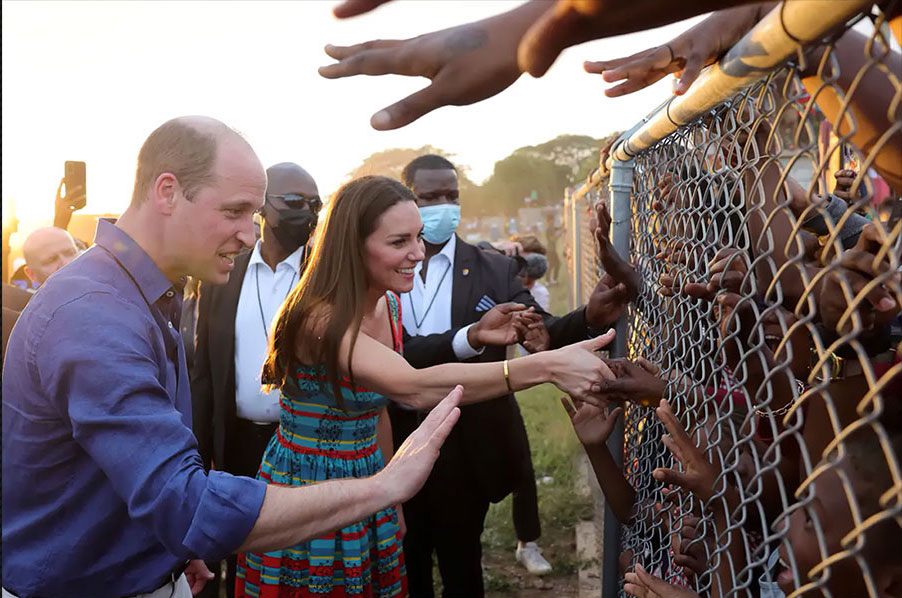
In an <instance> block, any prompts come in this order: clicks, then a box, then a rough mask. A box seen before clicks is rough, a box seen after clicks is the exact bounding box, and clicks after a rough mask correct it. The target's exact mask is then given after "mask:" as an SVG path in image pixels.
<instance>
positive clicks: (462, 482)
mask: <svg viewBox="0 0 902 598" xmlns="http://www.w3.org/2000/svg"><path fill="white" fill-rule="evenodd" d="M388 413H389V416H390V417H391V422H392V436H393V440H394V442H395V446H400V445H401V443H402V442H403V441H404V439H405V438H407V436H409V435H410V433H411V432H413V431H414V430H415V429H416V427H417V426H418V425H419V422H420V421H421V419H422V416H421V415H420V414H418V413H417V412H416V411H409V410H404V409H400V408H398V407H393V406H390V407H389V410H388ZM488 508H489V500H488V498H487V497H485V496H484V492H483V491H482V490H480V488H479V486H478V483H477V480H476V477H475V475H474V474H473V473H472V471H471V470H470V468H469V467H468V465H467V463H466V461H465V458H464V452H463V444H462V439H461V436H460V435H459V434H457V431H456V430H454V431H452V432H451V435H450V436H449V437H448V439H447V440H446V441H445V444H444V445H443V446H442V451H441V454H440V455H439V458H438V461H437V462H436V464H435V467H433V469H432V473H431V474H430V476H429V478H428V479H427V481H426V484H425V485H424V486H423V489H422V490H420V492H419V493H417V495H416V496H414V497H413V498H412V499H410V500H409V501H407V502H406V503H404V519H405V521H406V522H407V535H406V536H405V537H404V561H405V563H406V565H407V583H408V588H409V590H410V598H433V597H434V595H435V594H434V591H433V588H432V581H433V580H432V553H433V552H435V554H436V557H437V558H438V568H439V572H440V573H441V576H442V596H443V598H483V596H484V595H485V592H484V588H483V582H482V544H481V542H480V537H481V536H482V530H483V526H484V525H485V516H486V513H487V512H488Z"/></svg>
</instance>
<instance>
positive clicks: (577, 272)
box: [569, 193, 583, 308]
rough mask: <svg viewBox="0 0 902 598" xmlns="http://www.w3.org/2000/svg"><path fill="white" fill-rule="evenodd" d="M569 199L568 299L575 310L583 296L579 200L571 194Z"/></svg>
mask: <svg viewBox="0 0 902 598" xmlns="http://www.w3.org/2000/svg"><path fill="white" fill-rule="evenodd" d="M569 197H570V222H572V223H573V226H572V227H571V228H572V229H573V230H572V231H571V232H572V234H571V238H570V254H571V255H572V256H573V280H571V281H570V288H571V289H572V293H571V294H570V297H571V298H572V303H573V307H574V308H575V307H576V306H577V305H580V304H581V303H582V296H583V285H582V278H583V273H582V263H583V260H582V247H581V245H580V221H579V210H578V209H577V204H579V200H578V199H576V198H575V197H574V196H573V194H572V193H570V194H569Z"/></svg>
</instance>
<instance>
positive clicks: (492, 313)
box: [467, 303, 532, 351]
mask: <svg viewBox="0 0 902 598" xmlns="http://www.w3.org/2000/svg"><path fill="white" fill-rule="evenodd" d="M529 309H530V310H532V308H529ZM525 310H526V306H525V305H522V304H520V303H499V304H498V305H495V306H493V307H492V309H490V310H489V311H487V312H485V314H483V316H482V317H481V318H480V319H479V321H477V322H476V323H475V324H473V325H472V326H470V328H469V329H468V330H467V342H468V343H469V344H470V346H471V347H473V348H474V349H476V350H477V351H478V350H479V349H481V348H482V347H485V346H502V347H503V346H507V345H512V344H514V343H515V342H517V338H518V332H517V325H518V324H519V322H520V318H521V316H522V314H523V313H525Z"/></svg>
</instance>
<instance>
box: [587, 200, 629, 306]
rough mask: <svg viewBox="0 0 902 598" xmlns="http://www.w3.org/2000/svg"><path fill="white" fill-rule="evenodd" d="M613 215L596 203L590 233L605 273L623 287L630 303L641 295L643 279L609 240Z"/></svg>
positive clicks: (601, 202)
mask: <svg viewBox="0 0 902 598" xmlns="http://www.w3.org/2000/svg"><path fill="white" fill-rule="evenodd" d="M610 229H611V214H610V213H609V212H608V206H607V205H606V204H605V202H603V201H597V202H595V215H594V217H593V218H590V219H589V232H590V233H591V234H592V237H593V238H594V239H595V253H596V255H597V256H598V260H599V261H600V262H601V266H602V268H603V269H604V271H605V272H607V273H608V274H610V275H611V276H612V277H613V279H614V280H616V281H617V283H618V284H621V285H623V288H624V289H625V290H626V293H627V298H628V300H629V301H634V300H635V299H636V296H637V295H638V294H639V286H640V285H641V283H642V279H641V278H640V276H639V273H638V272H637V271H636V268H635V267H634V266H633V265H632V264H630V263H629V262H628V261H626V260H625V259H623V257H622V256H621V255H620V254H619V253H617V250H616V249H614V246H613V245H612V244H611V241H610V239H609V231H610Z"/></svg>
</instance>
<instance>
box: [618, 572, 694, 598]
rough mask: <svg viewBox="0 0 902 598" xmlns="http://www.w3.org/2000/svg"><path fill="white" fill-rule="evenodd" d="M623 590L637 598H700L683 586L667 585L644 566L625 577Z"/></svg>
mask: <svg viewBox="0 0 902 598" xmlns="http://www.w3.org/2000/svg"><path fill="white" fill-rule="evenodd" d="M624 581H625V583H624V584H623V589H624V590H625V591H626V593H627V594H629V595H630V596H634V597H635V598H699V595H698V594H696V593H695V592H693V591H692V590H690V589H689V588H685V587H683V586H677V585H674V584H672V583H667V582H666V581H664V580H663V579H661V578H660V577H657V576H655V575H652V574H651V573H649V572H648V571H646V570H645V569H644V568H643V567H642V565H636V567H635V570H634V571H632V572H630V573H627V574H626V575H625V576H624Z"/></svg>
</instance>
